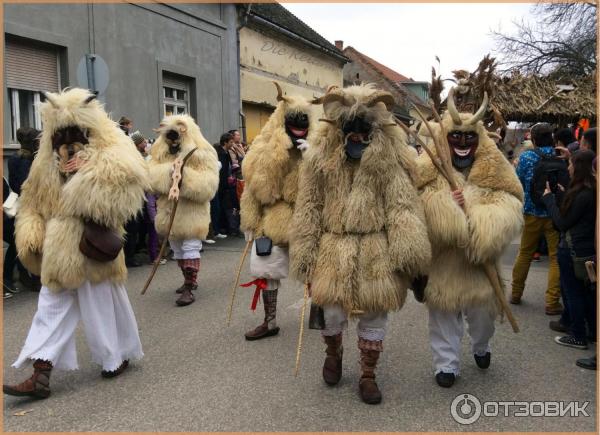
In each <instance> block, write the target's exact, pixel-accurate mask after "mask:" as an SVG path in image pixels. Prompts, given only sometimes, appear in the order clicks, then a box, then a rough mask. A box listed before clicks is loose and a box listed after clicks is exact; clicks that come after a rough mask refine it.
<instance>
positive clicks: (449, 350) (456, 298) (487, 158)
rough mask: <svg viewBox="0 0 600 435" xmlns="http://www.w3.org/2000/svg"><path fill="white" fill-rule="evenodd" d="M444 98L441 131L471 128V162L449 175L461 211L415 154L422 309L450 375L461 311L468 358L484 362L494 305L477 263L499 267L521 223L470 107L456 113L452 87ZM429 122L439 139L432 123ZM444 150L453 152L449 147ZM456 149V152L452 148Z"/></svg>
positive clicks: (455, 366)
mask: <svg viewBox="0 0 600 435" xmlns="http://www.w3.org/2000/svg"><path fill="white" fill-rule="evenodd" d="M448 98H449V110H448V111H447V112H446V113H445V114H444V116H443V117H442V123H443V125H444V127H445V130H446V132H447V133H448V135H449V136H450V135H451V134H452V133H453V132H456V133H457V134H456V135H457V136H460V134H461V133H462V134H464V133H471V134H472V133H476V134H477V135H478V144H477V146H476V148H475V152H474V154H473V156H474V158H473V160H472V164H471V165H470V166H468V167H464V168H458V169H457V168H456V165H455V164H454V165H453V170H454V177H455V179H456V182H457V184H458V186H459V189H462V191H463V196H464V200H465V208H464V210H463V209H462V208H461V207H460V206H459V205H458V204H457V203H456V202H455V201H454V200H453V198H452V192H451V190H450V186H449V184H448V182H447V181H446V179H445V178H444V177H443V176H442V175H441V174H440V173H439V172H438V170H437V169H436V168H435V167H434V165H433V163H432V161H431V159H430V158H429V156H428V155H427V154H422V155H421V156H419V158H418V159H417V167H418V177H417V180H418V181H417V184H418V187H419V189H420V196H421V199H422V201H423V206H424V210H425V216H426V218H427V227H428V230H429V237H430V240H431V244H432V249H433V259H432V265H433V266H432V268H431V270H430V271H429V274H428V275H429V279H428V284H427V287H426V288H425V303H426V304H427V306H428V308H429V320H430V321H429V326H430V328H429V329H430V339H431V346H432V350H433V353H434V366H435V372H436V375H438V374H439V373H445V374H452V375H453V376H456V375H458V374H459V356H460V339H461V337H462V334H463V320H462V316H461V314H464V315H465V317H466V318H467V323H468V324H469V333H470V335H471V339H472V350H473V353H474V354H475V358H476V360H477V359H478V358H480V359H481V358H487V359H488V362H487V364H488V365H489V352H490V349H489V340H490V338H491V337H492V335H493V333H494V318H495V317H496V315H497V314H498V313H499V309H500V306H499V303H498V301H497V300H496V297H495V295H494V290H493V288H492V286H491V284H490V282H489V280H488V278H487V276H486V274H485V272H484V268H483V266H482V265H483V264H484V263H493V264H496V265H497V266H499V259H500V257H501V255H502V252H503V251H504V249H505V248H506V247H507V246H508V245H509V244H510V242H511V241H512V240H513V239H514V238H515V237H516V236H517V235H518V234H519V232H520V230H521V226H522V224H523V216H522V206H523V189H522V187H521V183H520V182H519V180H518V178H517V176H516V174H515V171H514V169H513V167H512V166H511V165H510V163H509V162H508V160H506V158H505V157H504V156H503V155H502V153H501V152H500V150H498V148H497V147H496V144H495V143H494V141H493V140H492V139H491V138H490V137H489V135H488V133H487V130H486V129H485V128H484V126H483V123H482V122H481V121H480V120H477V119H476V118H477V117H476V116H475V115H473V114H470V113H458V112H457V111H456V109H455V107H454V105H453V104H452V103H453V102H452V101H450V99H451V98H452V94H450V95H449V97H448ZM483 106H485V103H484V104H483ZM483 106H482V107H483ZM451 109H452V110H451ZM480 112H482V111H481V110H480ZM430 126H431V127H432V130H433V131H434V134H435V135H436V136H437V139H438V140H440V141H441V142H442V143H444V141H443V140H444V138H442V137H441V128H440V126H439V125H438V124H435V123H430ZM422 130H423V131H426V130H425V129H424V128H422ZM451 148H452V146H451ZM433 152H434V153H435V150H433ZM450 152H451V154H452V153H455V154H456V151H455V150H454V149H451V150H450ZM458 152H459V153H462V154H464V152H462V151H461V150H460V149H459V150H458ZM486 355H487V357H486ZM480 362H481V360H478V365H479V364H480ZM485 365H486V364H485V363H482V365H480V367H482V368H485V367H484V366H485ZM441 376H443V375H441ZM452 382H453V378H452ZM452 382H450V385H451V383H452ZM438 383H440V380H439V379H438ZM443 383H444V382H442V383H440V385H442V384H443ZM442 386H449V385H447V384H444V385H442Z"/></svg>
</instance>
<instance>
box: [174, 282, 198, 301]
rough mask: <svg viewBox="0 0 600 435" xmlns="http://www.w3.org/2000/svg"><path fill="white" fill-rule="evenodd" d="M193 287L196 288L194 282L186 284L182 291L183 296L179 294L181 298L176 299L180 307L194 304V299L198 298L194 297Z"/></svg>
mask: <svg viewBox="0 0 600 435" xmlns="http://www.w3.org/2000/svg"><path fill="white" fill-rule="evenodd" d="M193 289H194V286H193V285H192V284H184V285H183V290H182V292H181V296H179V298H178V299H177V300H176V301H175V303H176V304H177V305H178V306H179V307H185V306H186V305H190V304H193V303H194V301H195V300H196V298H195V297H194V294H193V293H192V290H193Z"/></svg>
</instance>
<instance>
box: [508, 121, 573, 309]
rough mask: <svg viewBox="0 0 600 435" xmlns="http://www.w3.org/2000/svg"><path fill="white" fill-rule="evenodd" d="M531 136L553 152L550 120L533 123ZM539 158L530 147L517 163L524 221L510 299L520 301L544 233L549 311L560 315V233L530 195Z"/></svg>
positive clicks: (546, 151) (539, 147)
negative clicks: (523, 193) (558, 257)
mask: <svg viewBox="0 0 600 435" xmlns="http://www.w3.org/2000/svg"><path fill="white" fill-rule="evenodd" d="M531 140H532V142H533V146H534V148H536V149H537V150H539V151H541V152H542V153H544V154H547V155H552V154H553V153H554V148H553V144H554V139H553V137H552V127H551V126H550V124H547V123H539V124H536V125H534V126H533V127H532V128H531ZM540 158H541V157H540V156H539V155H538V154H537V153H536V152H535V151H534V150H527V151H524V152H523V153H522V154H521V156H520V157H519V163H518V165H517V176H518V177H519V180H521V184H522V185H523V190H524V191H525V203H524V207H523V214H524V220H525V225H524V227H523V233H522V234H521V244H520V247H519V255H518V256H517V259H516V260H515V264H514V266H513V273H512V296H511V298H510V302H511V303H513V304H519V303H521V297H522V296H523V291H524V289H525V281H526V280H527V275H528V273H529V267H530V265H531V261H532V259H533V254H534V253H535V251H536V248H537V245H538V242H539V240H540V237H541V236H542V235H544V236H545V238H546V242H547V243H548V257H549V260H550V264H549V270H548V286H547V288H546V314H548V315H558V314H561V313H562V310H563V307H562V305H561V304H560V281H559V279H560V274H559V269H558V262H557V259H556V253H557V246H558V236H559V235H558V232H557V231H556V230H555V229H554V227H553V225H552V219H551V218H550V216H549V214H548V211H547V210H546V208H545V207H544V206H537V205H535V204H534V203H533V201H532V199H531V180H532V178H533V172H534V168H535V166H536V164H537V163H538V161H539V160H540Z"/></svg>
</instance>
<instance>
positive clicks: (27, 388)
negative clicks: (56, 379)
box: [2, 359, 52, 399]
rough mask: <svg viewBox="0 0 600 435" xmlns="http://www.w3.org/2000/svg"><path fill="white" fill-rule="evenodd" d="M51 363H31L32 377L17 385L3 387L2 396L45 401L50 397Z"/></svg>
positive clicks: (37, 361)
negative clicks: (33, 398)
mask: <svg viewBox="0 0 600 435" xmlns="http://www.w3.org/2000/svg"><path fill="white" fill-rule="evenodd" d="M51 371H52V363H51V362H48V361H43V360H41V359H36V360H35V361H34V363H33V375H31V377H30V378H29V379H27V380H26V381H23V382H21V383H20V384H18V385H3V386H2V390H3V391H4V394H8V395H10V396H29V397H35V398H36V399H45V398H46V397H48V396H50V372H51Z"/></svg>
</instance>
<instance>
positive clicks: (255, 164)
mask: <svg viewBox="0 0 600 435" xmlns="http://www.w3.org/2000/svg"><path fill="white" fill-rule="evenodd" d="M285 98H286V101H280V102H279V103H278V104H277V108H276V109H275V112H273V114H272V115H271V117H270V118H269V120H268V121H267V123H266V124H265V126H264V127H263V129H262V131H261V132H260V134H259V135H258V136H257V137H256V138H255V139H254V141H253V142H252V146H251V147H250V150H249V151H248V154H246V157H245V158H244V161H243V162H242V173H243V174H244V179H245V186H244V193H243V194H242V198H241V203H240V209H241V229H242V231H249V232H252V233H253V235H254V238H258V237H262V236H266V237H269V238H270V239H271V240H272V241H273V244H275V245H278V246H288V244H289V231H290V225H291V222H292V213H293V211H294V203H295V202H296V195H297V193H298V172H299V167H300V161H301V160H302V156H301V152H300V150H298V149H297V148H296V147H295V146H294V145H293V143H292V140H291V139H290V137H289V136H288V134H287V132H286V130H285V117H286V115H290V114H293V113H295V112H302V113H305V114H307V115H308V117H309V125H310V126H311V127H312V126H313V125H315V123H314V120H313V119H312V118H313V107H312V104H311V103H310V102H308V101H306V100H305V99H304V98H302V97H290V96H288V97H285Z"/></svg>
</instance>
